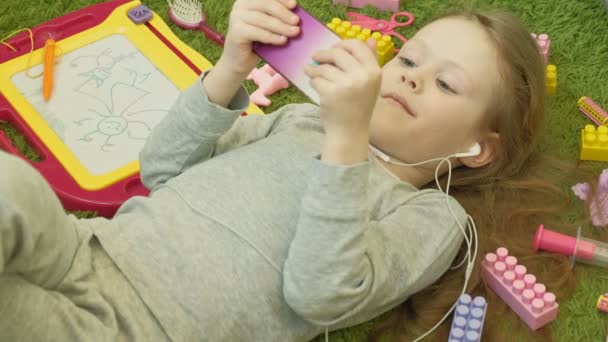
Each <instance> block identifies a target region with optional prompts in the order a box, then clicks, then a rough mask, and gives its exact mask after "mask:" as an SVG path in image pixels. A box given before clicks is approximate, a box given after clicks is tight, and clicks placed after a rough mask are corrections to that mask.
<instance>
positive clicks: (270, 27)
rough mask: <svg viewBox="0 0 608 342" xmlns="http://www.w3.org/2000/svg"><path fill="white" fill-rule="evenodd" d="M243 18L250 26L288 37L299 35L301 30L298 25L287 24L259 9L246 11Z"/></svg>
mask: <svg viewBox="0 0 608 342" xmlns="http://www.w3.org/2000/svg"><path fill="white" fill-rule="evenodd" d="M241 19H242V20H243V22H245V23H247V24H249V25H250V26H255V27H259V28H261V29H264V30H266V31H269V32H271V33H274V34H277V35H282V36H286V37H293V36H297V35H298V33H299V32H300V28H299V27H298V26H293V25H287V24H285V23H284V22H282V21H280V20H278V19H277V18H274V17H272V16H270V15H268V14H265V13H262V12H258V11H251V12H245V13H243V14H242V17H241Z"/></svg>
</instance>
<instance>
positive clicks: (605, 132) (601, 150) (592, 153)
mask: <svg viewBox="0 0 608 342" xmlns="http://www.w3.org/2000/svg"><path fill="white" fill-rule="evenodd" d="M580 159H581V160H595V161H608V127H606V126H603V125H600V126H598V127H597V128H595V126H593V125H586V126H585V128H583V129H582V131H581V155H580Z"/></svg>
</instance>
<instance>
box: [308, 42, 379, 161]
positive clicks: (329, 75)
mask: <svg viewBox="0 0 608 342" xmlns="http://www.w3.org/2000/svg"><path fill="white" fill-rule="evenodd" d="M375 51H376V49H375V41H374V40H373V39H370V40H368V41H367V42H366V43H364V42H362V41H360V40H356V39H349V40H343V41H341V42H339V43H337V44H336V45H334V46H333V47H332V48H331V49H329V50H324V51H317V52H316V53H315V54H314V55H313V56H312V58H313V59H314V60H315V61H316V62H318V63H319V64H320V65H319V66H314V65H308V66H306V70H305V71H306V74H307V75H308V76H309V77H310V78H311V85H312V87H313V88H314V89H315V90H316V91H318V92H319V94H320V98H321V103H320V106H321V120H322V122H323V127H324V128H325V132H326V136H327V140H328V141H331V142H335V143H332V144H337V145H350V144H351V143H352V142H353V139H357V143H358V144H359V145H361V144H363V143H364V144H365V150H366V151H367V143H368V140H367V139H368V138H369V125H370V120H371V116H372V112H373V110H374V106H375V104H376V100H377V98H378V94H379V92H380V83H381V79H382V71H381V68H380V66H379V65H378V61H377V59H376V52H375ZM363 140H365V141H363Z"/></svg>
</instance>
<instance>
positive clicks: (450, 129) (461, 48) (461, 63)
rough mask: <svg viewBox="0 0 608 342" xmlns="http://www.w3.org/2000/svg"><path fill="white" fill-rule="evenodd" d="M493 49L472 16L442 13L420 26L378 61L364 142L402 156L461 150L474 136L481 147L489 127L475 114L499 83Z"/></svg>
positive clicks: (486, 109)
mask: <svg viewBox="0 0 608 342" xmlns="http://www.w3.org/2000/svg"><path fill="white" fill-rule="evenodd" d="M497 56H498V55H497V51H496V49H495V48H494V46H493V45H492V42H491V41H490V40H489V37H488V36H487V33H486V32H485V31H484V29H483V28H482V27H481V26H480V25H479V24H477V23H475V22H473V21H470V20H467V19H464V18H457V17H455V18H445V19H440V20H438V21H435V22H433V23H431V24H429V25H427V26H425V27H424V28H422V29H421V30H420V31H419V32H418V33H417V34H416V35H415V36H414V37H413V38H412V39H410V40H409V41H408V42H407V43H405V44H404V45H403V48H402V49H401V51H400V52H399V54H398V55H397V56H396V57H395V58H394V59H393V60H392V61H390V62H389V63H387V64H386V65H385V66H384V69H383V75H382V76H383V79H382V86H381V90H380V97H379V98H378V101H377V103H376V107H375V109H374V113H373V116H372V120H371V128H370V142H371V144H372V145H374V146H376V147H377V148H379V149H380V150H382V151H384V152H385V153H387V154H389V155H391V156H394V157H396V158H397V159H399V160H402V161H404V162H408V163H415V162H419V161H424V160H428V159H431V158H438V157H446V156H449V155H451V154H454V153H459V152H467V151H468V150H469V148H470V147H471V145H473V144H474V143H475V142H479V143H480V145H481V147H482V155H485V154H484V153H486V151H488V148H487V147H488V146H490V145H491V144H489V143H488V140H487V139H489V137H490V135H491V133H490V132H489V131H488V129H487V128H485V129H484V128H483V127H484V125H483V123H484V121H483V120H482V119H484V117H485V116H486V115H489V114H491V110H490V109H491V108H490V106H491V104H492V100H493V98H494V97H495V96H497V90H498V89H499V88H498V87H499V86H500V75H499V72H498V64H497V63H498V62H497V58H498V57H497ZM496 136H497V134H496V133H494V137H496ZM494 140H496V139H494ZM486 156H487V155H486ZM477 159H478V160H480V159H481V158H477ZM463 162H464V159H463ZM488 162H489V160H488ZM472 166H481V165H475V163H473V165H472ZM433 170H434V167H433Z"/></svg>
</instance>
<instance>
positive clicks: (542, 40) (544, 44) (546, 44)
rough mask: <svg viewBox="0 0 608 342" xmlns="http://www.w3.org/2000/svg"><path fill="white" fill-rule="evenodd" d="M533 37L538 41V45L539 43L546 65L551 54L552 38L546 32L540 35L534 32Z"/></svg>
mask: <svg viewBox="0 0 608 342" xmlns="http://www.w3.org/2000/svg"><path fill="white" fill-rule="evenodd" d="M532 38H534V40H535V41H536V45H538V51H539V52H540V54H541V56H542V57H543V62H545V65H546V64H547V63H549V56H550V55H551V51H550V48H551V40H550V39H549V36H548V35H547V34H546V33H541V34H539V35H538V36H537V35H536V34H535V33H532Z"/></svg>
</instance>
